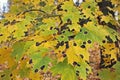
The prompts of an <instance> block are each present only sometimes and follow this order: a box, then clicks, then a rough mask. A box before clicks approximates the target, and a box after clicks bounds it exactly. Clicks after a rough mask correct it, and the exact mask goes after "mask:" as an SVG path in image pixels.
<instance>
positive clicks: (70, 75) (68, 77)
mask: <svg viewBox="0 0 120 80" xmlns="http://www.w3.org/2000/svg"><path fill="white" fill-rule="evenodd" d="M51 71H52V72H53V74H54V75H56V74H61V80H77V77H76V74H75V70H74V68H73V66H71V65H70V64H68V63H67V60H66V59H65V60H64V61H63V62H59V63H58V64H56V65H55V66H53V67H52V68H51Z"/></svg>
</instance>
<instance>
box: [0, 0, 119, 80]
mask: <svg viewBox="0 0 120 80" xmlns="http://www.w3.org/2000/svg"><path fill="white" fill-rule="evenodd" d="M56 1H57V2H56ZM115 4H117V6H116V7H115V8H114V6H115ZM102 7H104V8H102ZM114 10H118V11H120V10H119V1H118V0H107V1H104V0H103V1H102V0H96V1H95V0H86V1H85V2H83V3H82V4H81V5H80V6H75V4H73V1H72V0H12V2H11V7H10V12H9V13H6V14H4V16H5V18H4V19H2V20H1V21H0V47H1V48H0V59H1V61H0V75H1V77H0V79H1V80H10V79H15V80H22V79H26V78H29V79H32V80H42V78H43V76H42V75H39V72H40V71H44V72H46V71H50V72H52V74H53V75H56V74H60V75H61V80H77V78H82V79H83V80H86V79H87V75H88V74H89V73H92V70H91V67H90V65H89V56H90V54H89V52H88V50H89V49H90V48H91V47H93V44H94V43H95V42H96V43H99V45H100V49H101V55H102V56H104V57H102V61H101V68H108V67H111V66H113V65H114V64H115V63H114V62H116V61H117V57H116V55H117V54H119V45H117V44H118V41H119V39H120V36H119V21H116V20H115V18H114ZM118 16H119V15H118ZM119 20H120V17H119ZM109 55H110V56H109ZM50 64H52V66H50ZM116 65H117V64H116ZM49 66H50V67H49ZM49 68H50V69H49ZM115 68H116V70H117V67H115ZM107 72H110V71H109V70H104V71H103V72H102V73H101V74H100V76H101V79H103V80H109V79H107V78H105V77H104V76H106V75H107V76H111V75H112V74H115V75H116V73H114V72H112V73H110V74H107ZM116 72H117V71H116ZM103 73H104V74H105V75H102V74H103ZM117 74H118V73H117ZM111 77H112V76H111ZM117 78H119V77H117ZM111 79H112V78H111ZM116 80H118V79H116Z"/></svg>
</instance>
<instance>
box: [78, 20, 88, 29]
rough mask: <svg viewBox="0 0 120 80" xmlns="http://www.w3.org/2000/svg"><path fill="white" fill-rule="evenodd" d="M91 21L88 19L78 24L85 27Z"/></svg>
mask: <svg viewBox="0 0 120 80" xmlns="http://www.w3.org/2000/svg"><path fill="white" fill-rule="evenodd" d="M89 21H90V20H89V18H87V19H79V22H78V24H79V25H81V26H82V27H83V25H84V24H87V23H88V22H89Z"/></svg>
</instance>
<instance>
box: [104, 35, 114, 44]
mask: <svg viewBox="0 0 120 80" xmlns="http://www.w3.org/2000/svg"><path fill="white" fill-rule="evenodd" d="M105 38H106V39H107V42H108V43H113V40H112V39H111V38H110V36H105Z"/></svg>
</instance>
